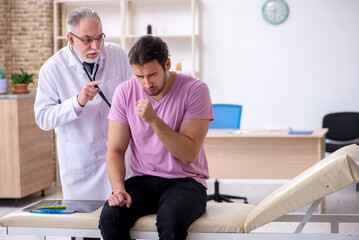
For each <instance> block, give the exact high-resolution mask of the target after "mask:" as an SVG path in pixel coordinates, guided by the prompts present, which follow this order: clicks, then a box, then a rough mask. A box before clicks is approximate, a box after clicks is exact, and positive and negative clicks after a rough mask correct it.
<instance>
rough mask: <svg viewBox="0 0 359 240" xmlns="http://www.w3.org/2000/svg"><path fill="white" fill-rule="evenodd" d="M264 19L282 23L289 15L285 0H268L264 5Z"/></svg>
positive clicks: (273, 22) (272, 22)
mask: <svg viewBox="0 0 359 240" xmlns="http://www.w3.org/2000/svg"><path fill="white" fill-rule="evenodd" d="M262 15H263V17H264V19H265V20H266V21H267V22H269V23H271V24H280V23H282V22H284V20H286V19H287V17H288V5H287V3H286V2H285V1H284V0H268V1H266V2H265V3H264V5H263V7H262Z"/></svg>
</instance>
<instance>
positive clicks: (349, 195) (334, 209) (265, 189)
mask: <svg viewBox="0 0 359 240" xmlns="http://www.w3.org/2000/svg"><path fill="white" fill-rule="evenodd" d="M284 183H285V181H283V180H228V179H226V180H220V193H222V194H231V195H237V196H246V197H247V198H248V202H249V203H250V204H254V205H256V204H258V203H259V202H260V201H261V200H262V199H263V198H264V197H266V196H267V195H268V194H270V193H271V192H273V191H274V190H275V189H277V188H278V187H279V186H281V185H282V184H284ZM213 185H214V180H209V181H208V194H211V193H213ZM46 198H49V199H61V198H62V193H61V188H60V187H58V186H53V187H51V188H48V189H46V190H45V196H44V197H41V196H40V193H35V194H32V195H30V196H28V197H25V198H23V199H20V200H19V207H18V208H15V207H14V200H12V199H0V217H2V216H5V215H6V214H8V213H11V212H13V211H15V210H17V209H19V208H23V207H25V206H27V205H29V204H32V203H34V202H37V201H39V200H41V199H46ZM325 206H326V207H325V213H331V214H359V192H356V191H355V185H351V186H349V187H347V188H345V189H342V190H341V191H338V192H336V193H333V194H331V195H329V196H327V197H326V204H325ZM307 209H308V206H306V207H303V208H301V209H298V210H297V211H295V212H296V213H304V212H305V211H306V210H307ZM297 225H298V224H297V223H269V224H267V225H264V226H262V227H260V228H258V229H256V230H255V232H283V233H291V232H294V230H295V228H296V227H297ZM303 232H310V233H330V225H329V223H308V224H307V225H306V226H305V228H304V230H303ZM339 232H340V233H354V234H359V223H346V224H340V225H339ZM34 239H36V238H35V237H31V236H6V234H5V228H1V227H0V240H34ZM47 240H70V238H66V237H47Z"/></svg>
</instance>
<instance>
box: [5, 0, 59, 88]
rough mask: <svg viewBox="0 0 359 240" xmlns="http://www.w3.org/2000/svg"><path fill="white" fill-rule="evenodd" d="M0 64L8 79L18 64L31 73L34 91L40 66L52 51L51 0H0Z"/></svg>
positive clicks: (31, 86)
mask: <svg viewBox="0 0 359 240" xmlns="http://www.w3.org/2000/svg"><path fill="white" fill-rule="evenodd" d="M0 32H1V35H0V61H1V62H0V67H1V68H3V69H4V71H5V73H6V77H7V78H8V79H9V84H8V93H9V92H11V91H12V85H11V81H10V76H11V73H13V72H20V67H21V68H23V69H24V70H25V71H27V72H28V73H33V74H34V82H35V83H33V84H29V89H30V91H31V92H35V91H36V87H37V80H38V74H39V70H40V67H41V66H42V64H43V63H44V62H45V61H46V60H47V59H48V58H49V57H51V56H52V54H53V1H52V0H37V1H36V0H0Z"/></svg>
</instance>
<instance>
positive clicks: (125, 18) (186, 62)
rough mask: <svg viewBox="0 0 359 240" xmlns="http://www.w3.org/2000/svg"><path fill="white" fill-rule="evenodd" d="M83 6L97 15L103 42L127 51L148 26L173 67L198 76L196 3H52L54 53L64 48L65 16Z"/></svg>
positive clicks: (124, 0)
mask: <svg viewBox="0 0 359 240" xmlns="http://www.w3.org/2000/svg"><path fill="white" fill-rule="evenodd" d="M84 5H86V6H88V7H90V8H91V9H94V10H95V11H97V12H98V13H99V15H100V17H101V21H102V26H103V31H104V33H105V34H106V36H107V37H106V39H105V41H107V42H114V43H117V44H120V45H121V46H122V48H123V49H124V50H125V52H129V51H130V49H131V47H132V46H133V44H134V43H135V41H136V40H137V39H139V38H140V37H142V36H143V35H145V34H146V33H147V31H146V29H147V25H148V24H151V25H152V33H153V36H157V37H160V38H162V39H164V40H165V41H166V43H167V44H168V47H169V50H170V53H171V60H172V62H173V64H175V63H176V62H181V63H182V66H183V69H182V70H183V71H184V72H186V73H190V74H191V75H194V76H196V77H200V40H199V39H200V38H199V36H200V35H199V33H200V29H199V28H200V26H199V0H104V1H98V0H55V1H54V52H57V51H58V50H59V49H61V48H62V47H64V46H66V45H67V38H66V36H65V35H66V34H67V31H66V24H65V23H66V20H67V16H68V14H69V13H70V12H71V11H72V10H73V9H74V8H76V7H80V6H84ZM179 19H180V24H179ZM110 35H112V36H110Z"/></svg>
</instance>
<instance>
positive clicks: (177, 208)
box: [99, 176, 207, 240]
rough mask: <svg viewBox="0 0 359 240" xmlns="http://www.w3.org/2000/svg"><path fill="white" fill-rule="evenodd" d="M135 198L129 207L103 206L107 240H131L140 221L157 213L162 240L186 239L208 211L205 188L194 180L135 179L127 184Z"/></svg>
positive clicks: (104, 236) (151, 177) (105, 238)
mask: <svg viewBox="0 0 359 240" xmlns="http://www.w3.org/2000/svg"><path fill="white" fill-rule="evenodd" d="M125 187H126V191H127V192H128V193H129V194H130V196H131V198H132V205H131V206H130V207H129V208H127V207H126V206H123V207H110V206H109V205H108V201H106V203H105V205H104V206H103V209H102V212H101V216H100V223H99V228H100V229H101V234H102V237H103V239H104V240H130V239H131V237H130V229H131V227H132V226H133V225H134V224H135V222H136V221H137V219H139V218H140V217H142V216H145V215H148V214H154V213H157V222H156V225H157V231H158V234H159V239H160V240H175V239H176V240H177V239H178V240H179V239H180V240H184V239H186V237H187V230H188V228H189V226H190V225H191V224H192V223H193V222H194V221H195V220H196V219H197V218H199V217H200V216H201V215H202V214H203V213H204V212H205V210H206V203H207V201H206V198H207V192H206V188H205V187H204V186H203V185H202V184H200V183H198V182H197V181H195V180H193V179H192V178H176V179H166V178H161V177H155V176H140V177H133V178H130V179H128V180H126V182H125Z"/></svg>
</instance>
